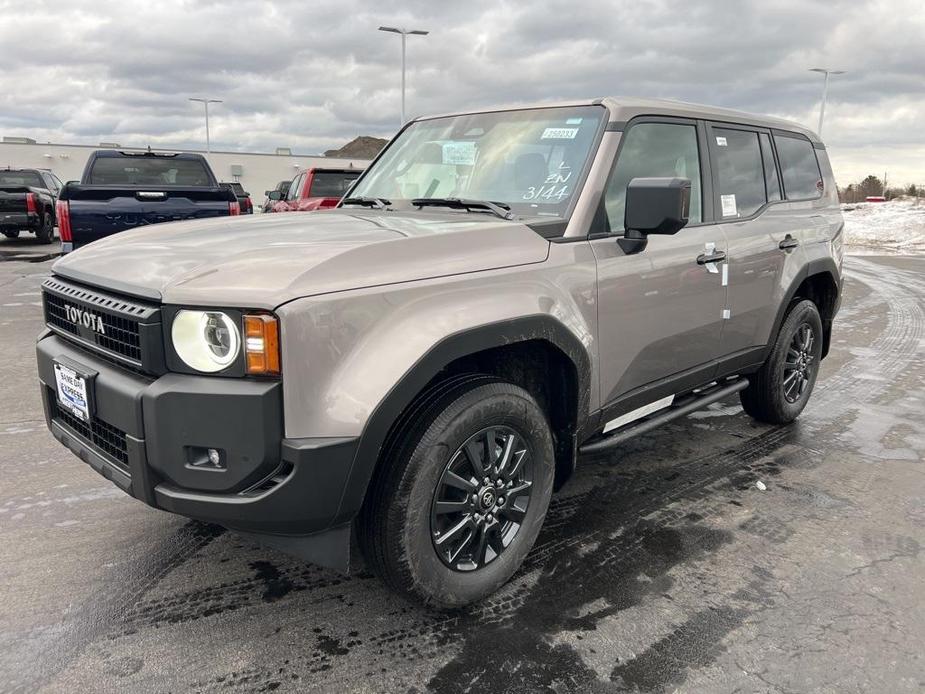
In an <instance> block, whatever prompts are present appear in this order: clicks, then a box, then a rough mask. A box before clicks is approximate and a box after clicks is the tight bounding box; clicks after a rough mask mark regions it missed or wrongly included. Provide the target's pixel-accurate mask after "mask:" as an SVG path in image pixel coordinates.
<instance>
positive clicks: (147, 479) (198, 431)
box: [37, 333, 358, 536]
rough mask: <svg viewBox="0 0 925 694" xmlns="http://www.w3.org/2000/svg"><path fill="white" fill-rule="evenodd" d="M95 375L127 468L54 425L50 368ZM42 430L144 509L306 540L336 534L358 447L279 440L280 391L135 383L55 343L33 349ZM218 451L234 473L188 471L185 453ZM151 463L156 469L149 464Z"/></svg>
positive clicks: (340, 441) (265, 385) (261, 386)
mask: <svg viewBox="0 0 925 694" xmlns="http://www.w3.org/2000/svg"><path fill="white" fill-rule="evenodd" d="M62 358H65V359H66V358H72V359H74V360H75V361H77V362H79V363H80V364H81V365H83V366H85V367H90V368H93V369H94V370H95V371H96V372H97V375H96V377H95V379H94V381H95V389H96V393H95V394H96V405H97V411H96V414H97V416H98V417H99V418H100V419H101V420H102V421H104V422H106V423H109V424H111V425H113V426H118V428H120V429H121V430H122V432H123V433H124V436H125V453H126V455H125V457H126V459H127V460H126V461H116V460H114V459H113V460H110V459H109V456H108V455H107V454H106V453H105V451H103V450H101V449H100V448H98V447H97V446H96V445H95V444H94V443H93V441H90V440H86V439H85V438H84V437H83V436H81V434H80V432H77V431H73V430H71V428H70V427H68V426H67V423H66V422H62V421H61V420H60V419H59V418H57V417H56V416H55V407H54V403H53V399H54V398H55V394H54V383H55V380H54V366H53V365H54V361H55V360H56V359H62ZM37 359H38V367H39V378H40V381H41V386H42V387H41V391H42V399H43V404H44V407H45V418H46V423H47V425H48V428H49V429H50V430H51V431H52V434H53V435H54V436H55V438H56V439H58V441H60V442H61V443H62V444H64V446H65V447H67V448H68V449H69V450H71V451H72V452H73V453H74V454H75V455H77V456H78V457H79V458H80V459H81V460H83V461H84V462H86V463H87V464H89V465H90V466H91V467H92V468H93V469H94V470H96V471H97V472H98V473H99V474H101V475H103V477H105V478H106V479H109V480H111V481H112V482H113V483H115V484H116V485H117V486H118V487H119V488H121V489H122V490H124V491H125V492H126V493H128V494H130V495H131V496H133V497H135V498H137V499H139V500H141V501H144V502H145V503H147V504H149V505H151V506H154V507H155V508H160V509H163V510H165V511H171V512H173V513H177V514H180V515H183V516H188V517H190V518H197V519H200V520H205V521H210V522H213V523H219V524H220V525H224V526H226V527H229V528H233V529H235V530H240V531H243V532H251V533H265V534H277V535H286V536H308V535H311V534H317V533H319V532H322V531H327V530H329V529H331V528H333V527H334V526H335V525H341V524H342V522H341V521H338V520H337V515H338V505H339V503H340V499H341V497H342V496H343V493H344V489H345V487H346V485H347V479H348V476H349V473H350V468H351V465H352V463H353V460H354V456H355V454H356V450H357V443H358V440H357V439H356V438H336V437H334V438H332V437H327V438H304V439H295V438H290V439H284V438H282V402H281V392H280V391H281V388H280V386H279V383H278V382H269V381H262V382H256V381H250V380H244V379H222V378H210V377H205V376H203V377H198V376H187V375H183V374H168V375H166V376H163V377H161V378H160V379H157V380H153V381H152V380H151V379H148V378H144V377H140V376H138V375H136V374H132V373H129V372H127V371H125V370H124V369H122V368H120V367H118V366H116V365H114V364H112V363H111V362H108V361H106V360H104V359H101V358H99V357H94V356H93V355H89V354H87V353H86V352H84V351H83V350H82V349H80V348H79V347H77V346H75V345H73V344H71V343H69V342H67V341H66V340H63V339H62V338H60V337H58V336H57V335H54V334H48V333H45V334H44V335H43V337H42V338H41V339H40V341H39V344H38V347H37ZM213 445H214V446H217V447H222V448H223V449H224V450H225V451H226V452H227V454H228V458H227V460H228V463H229V465H230V466H231V467H233V468H234V469H229V470H228V471H227V472H228V473H229V474H227V475H226V474H225V473H224V472H218V471H211V470H198V469H196V468H195V467H190V466H189V464H188V461H187V458H185V457H183V458H182V459H178V456H179V455H185V453H184V449H185V448H187V447H189V446H213ZM155 457H157V459H155Z"/></svg>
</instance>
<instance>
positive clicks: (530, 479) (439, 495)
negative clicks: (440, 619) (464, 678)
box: [357, 376, 555, 608]
mask: <svg viewBox="0 0 925 694" xmlns="http://www.w3.org/2000/svg"><path fill="white" fill-rule="evenodd" d="M412 413H413V416H410V417H406V418H405V422H404V423H403V424H401V425H399V429H398V432H397V434H396V435H395V436H394V437H393V443H392V445H391V446H387V447H386V449H385V453H384V455H383V458H382V459H381V460H380V464H379V469H378V470H377V472H376V475H375V477H374V479H373V481H372V483H371V488H370V494H369V498H368V499H367V501H366V504H365V505H364V509H363V511H362V513H361V514H360V517H359V521H358V526H357V529H358V538H359V542H360V547H361V549H362V550H363V554H364V557H365V559H366V561H367V563H368V565H369V567H370V568H371V569H372V570H373V571H374V572H375V573H376V574H377V575H378V576H379V577H380V578H382V579H383V580H384V581H385V582H386V583H387V584H388V585H389V586H391V587H392V588H394V589H395V590H397V591H399V592H402V593H404V594H405V595H408V596H410V597H413V598H415V599H418V600H420V601H422V602H424V603H426V604H429V605H435V606H439V607H447V608H449V607H459V606H462V605H467V604H469V603H472V602H475V601H477V600H480V599H482V598H484V597H485V596H487V595H489V594H491V593H492V592H494V591H495V590H497V589H498V588H499V587H500V586H501V585H503V584H504V583H505V582H507V581H508V580H509V579H510V578H511V576H512V575H513V574H514V572H515V571H516V570H517V569H518V568H519V567H520V565H521V563H522V562H523V560H524V557H526V555H527V553H528V552H529V551H530V549H531V548H532V547H533V543H534V542H535V541H536V537H537V535H538V534H539V531H540V527H541V526H542V524H543V520H544V518H545V517H546V510H547V508H548V507H549V499H550V497H551V495H552V486H553V477H554V474H555V458H554V453H553V441H552V433H551V432H550V428H549V422H548V420H547V418H546V415H545V413H544V412H543V410H542V409H541V408H540V406H539V405H538V404H537V402H536V400H534V399H533V397H532V396H531V395H530V394H529V393H528V392H527V391H525V390H524V389H523V388H520V387H518V386H515V385H513V384H511V383H505V382H502V381H498V380H496V379H493V378H491V377H486V376H470V377H461V378H460V377H457V379H454V381H452V382H449V383H448V384H441V385H438V386H437V387H436V389H434V390H432V391H430V392H429V393H428V394H426V395H425V396H424V397H423V398H422V399H421V400H420V401H419V403H418V405H417V407H416V408H415V409H413V410H412ZM480 470H481V472H482V474H481V475H479V478H477V475H478V474H479V471H480Z"/></svg>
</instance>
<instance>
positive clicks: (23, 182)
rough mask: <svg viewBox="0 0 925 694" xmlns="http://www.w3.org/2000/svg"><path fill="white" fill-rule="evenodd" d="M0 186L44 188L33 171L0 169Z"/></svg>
mask: <svg viewBox="0 0 925 694" xmlns="http://www.w3.org/2000/svg"><path fill="white" fill-rule="evenodd" d="M0 186H31V187H33V188H44V187H45V184H44V183H42V179H41V178H39V175H38V174H37V173H35V172H34V171H0Z"/></svg>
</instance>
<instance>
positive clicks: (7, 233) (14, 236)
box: [3, 230, 19, 239]
mask: <svg viewBox="0 0 925 694" xmlns="http://www.w3.org/2000/svg"><path fill="white" fill-rule="evenodd" d="M3 235H4V236H6V237H7V238H8V239H18V238H19V230H16V231H4V232H3Z"/></svg>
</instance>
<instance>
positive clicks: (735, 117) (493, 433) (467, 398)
mask: <svg viewBox="0 0 925 694" xmlns="http://www.w3.org/2000/svg"><path fill="white" fill-rule="evenodd" d="M348 195H349V197H347V198H346V199H344V200H343V201H342V202H341V204H340V206H339V207H338V208H337V209H334V210H330V211H324V212H318V213H316V214H312V215H274V216H272V217H265V216H256V217H249V218H221V219H209V220H199V221H189V222H181V223H176V224H170V225H159V226H158V227H157V229H156V230H153V231H150V232H149V231H147V230H145V229H139V230H136V231H131V232H125V233H123V234H120V235H118V236H117V237H113V238H111V239H106V240H103V241H100V242H98V243H94V244H92V245H90V246H88V247H87V248H84V249H81V250H80V251H78V252H76V253H73V254H72V255H70V256H68V257H67V258H64V259H62V260H60V261H58V262H57V263H56V264H55V266H54V275H53V276H52V277H51V278H49V279H48V280H47V281H46V283H45V285H44V311H45V319H46V322H47V325H48V331H47V332H46V333H45V334H43V335H42V337H41V338H40V340H39V342H38V368H39V378H40V380H41V391H42V394H43V397H44V402H45V408H46V415H47V419H48V425H49V427H50V429H51V431H52V432H53V434H54V435H55V436H56V437H57V438H58V439H59V440H60V441H61V442H62V443H63V444H64V445H66V446H67V447H68V448H70V449H71V450H72V451H74V452H75V453H76V454H77V455H78V456H79V457H80V458H82V459H83V460H84V461H85V462H87V463H89V464H90V465H91V466H92V467H93V468H94V469H95V470H97V471H98V472H100V473H101V474H103V475H104V476H106V477H107V478H109V479H110V480H112V481H113V482H114V483H115V484H117V485H118V486H119V487H121V488H122V489H123V490H125V491H126V492H127V493H129V494H131V495H132V496H134V497H136V498H138V499H140V500H142V501H144V502H145V503H147V504H149V505H151V506H154V507H156V508H160V509H164V510H167V511H172V512H174V513H179V514H182V515H185V516H189V517H192V518H199V519H203V520H206V521H212V522H216V523H220V524H222V525H224V526H227V527H229V528H233V529H236V530H238V531H240V532H243V533H247V534H249V535H252V536H256V537H259V538H260V539H262V540H263V541H264V542H267V543H270V544H272V545H274V546H277V547H281V548H283V549H285V550H287V551H289V552H292V553H295V554H297V555H299V556H301V557H304V558H305V559H307V560H310V561H313V562H316V563H318V564H322V565H326V566H333V567H339V568H348V567H349V566H350V565H351V564H352V562H351V548H352V547H353V546H358V547H359V549H360V550H361V551H362V554H363V556H364V557H365V560H366V563H367V565H368V566H370V567H371V568H372V569H373V570H374V571H375V572H376V573H378V574H379V575H380V576H381V577H382V578H383V579H384V580H385V581H387V582H388V583H389V584H390V585H392V586H394V587H395V588H397V589H399V590H401V591H403V592H405V593H407V594H410V595H413V596H416V597H418V598H420V599H423V600H424V601H426V602H428V603H431V604H436V605H442V606H453V605H461V604H465V603H469V602H472V601H474V600H478V599H480V598H482V597H484V596H485V595H487V594H489V593H491V592H492V591H493V590H495V589H496V588H498V587H499V586H500V585H502V584H503V583H504V582H505V581H507V580H508V579H509V578H510V576H511V575H512V574H513V573H514V571H515V570H516V569H517V567H518V566H519V565H520V564H521V562H522V561H523V559H524V557H525V555H526V554H527V553H528V552H529V551H530V548H531V546H532V545H533V543H534V541H535V540H536V537H537V533H538V532H539V530H540V526H541V525H542V523H543V519H544V516H545V515H546V509H547V507H548V505H549V500H550V496H551V494H552V493H553V490H554V488H557V487H558V486H559V485H561V484H563V483H564V482H565V481H566V480H567V478H568V477H569V475H570V474H571V473H572V470H573V469H574V467H575V464H576V460H578V459H579V453H586V452H601V451H608V450H610V449H613V450H614V451H615V453H616V454H618V451H619V449H618V448H615V446H617V445H618V444H620V443H621V442H623V441H625V440H626V439H627V438H628V437H630V436H632V435H634V434H638V433H640V432H644V431H648V430H650V429H651V428H653V427H655V426H657V425H659V424H661V423H663V422H666V421H669V420H671V419H674V418H676V417H679V416H683V415H685V414H687V413H689V412H691V411H692V410H694V409H696V408H699V407H703V406H704V405H706V404H709V403H711V402H714V401H716V400H719V399H721V398H724V397H728V396H731V395H733V394H734V393H739V395H740V397H741V401H742V405H743V407H744V408H745V410H746V412H748V413H749V414H751V415H752V416H754V417H756V418H758V419H760V420H762V421H766V422H773V423H785V422H789V421H791V420H792V419H794V418H795V417H796V416H797V415H798V414H799V413H800V412H801V410H802V409H803V407H804V406H805V405H806V402H807V400H808V398H809V396H810V393H811V392H812V389H813V384H814V382H815V379H816V375H817V373H818V368H819V362H820V360H821V359H822V358H823V357H824V356H825V354H826V352H827V350H828V345H829V342H830V335H831V327H832V319H833V317H834V315H835V313H836V310H837V309H838V304H839V296H840V289H841V254H842V252H841V230H842V219H841V214H840V212H839V208H838V204H837V197H836V190H835V183H834V181H833V178H832V170H831V167H830V165H829V160H828V157H827V156H826V151H825V147H824V146H823V144H822V143H821V142H820V141H819V139H818V137H817V136H816V135H815V134H813V133H812V132H810V131H808V130H806V129H805V128H803V127H801V126H799V125H797V124H795V123H790V122H787V121H781V120H777V119H772V118H763V117H758V116H751V115H746V114H743V113H737V112H733V111H727V110H722V109H715V108H707V107H700V106H692V105H687V104H681V103H675V102H662V101H653V100H640V99H610V98H606V99H597V100H594V101H584V102H570V103H567V104H561V105H552V106H549V105H544V106H538V107H535V108H523V109H516V110H496V111H481V112H476V113H462V114H457V115H448V116H437V117H431V118H420V119H418V120H415V121H413V122H411V123H409V124H408V125H406V126H405V127H404V128H403V129H402V131H401V132H400V133H399V134H398V135H397V136H396V137H395V139H394V140H393V141H392V142H391V144H389V146H388V147H387V148H386V149H385V150H384V151H383V152H382V153H381V154H380V155H379V157H378V158H377V159H376V160H375V162H374V163H373V164H372V165H371V166H370V168H369V169H367V170H366V172H365V173H364V174H363V175H362V177H361V178H360V179H359V180H358V181H357V182H356V184H355V185H354V186H353V188H352V190H351V191H350V193H349V194H348ZM353 540H355V541H356V542H355V543H354V542H353Z"/></svg>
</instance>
